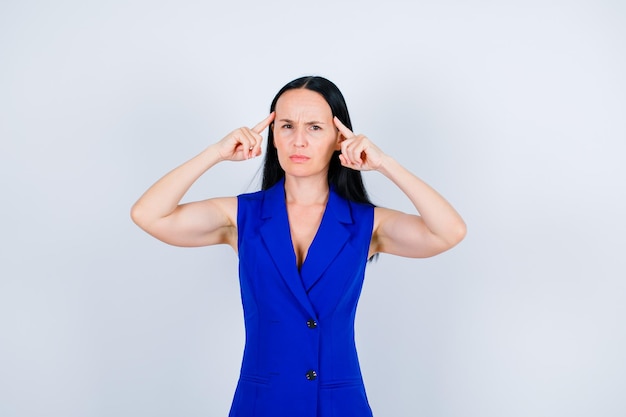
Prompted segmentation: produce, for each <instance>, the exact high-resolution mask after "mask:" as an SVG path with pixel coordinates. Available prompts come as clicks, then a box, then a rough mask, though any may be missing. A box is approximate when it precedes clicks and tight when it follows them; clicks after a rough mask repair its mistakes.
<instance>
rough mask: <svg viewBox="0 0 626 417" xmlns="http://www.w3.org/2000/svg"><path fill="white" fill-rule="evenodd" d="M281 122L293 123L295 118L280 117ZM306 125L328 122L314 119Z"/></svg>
mask: <svg viewBox="0 0 626 417" xmlns="http://www.w3.org/2000/svg"><path fill="white" fill-rule="evenodd" d="M279 122H287V123H293V120H290V119H280V120H279ZM305 124H306V125H325V124H326V123H324V122H319V121H317V120H312V121H310V122H306V123H305Z"/></svg>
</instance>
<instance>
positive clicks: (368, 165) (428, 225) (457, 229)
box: [335, 120, 466, 258]
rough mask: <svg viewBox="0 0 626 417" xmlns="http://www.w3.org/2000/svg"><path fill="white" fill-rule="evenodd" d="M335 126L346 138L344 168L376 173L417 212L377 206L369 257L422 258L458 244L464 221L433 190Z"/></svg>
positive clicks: (359, 138)
mask: <svg viewBox="0 0 626 417" xmlns="http://www.w3.org/2000/svg"><path fill="white" fill-rule="evenodd" d="M335 123H336V124H337V127H338V128H339V131H340V132H341V134H342V135H343V136H344V137H345V138H346V139H345V140H344V141H343V142H342V149H341V151H342V153H341V156H340V159H341V162H342V164H343V165H344V166H346V167H348V168H352V169H357V170H377V171H379V172H380V173H381V174H383V175H385V176H386V177H387V178H389V179H390V180H391V181H392V182H393V183H394V184H396V185H397V186H398V187H399V188H400V189H401V190H402V191H403V192H404V193H405V194H406V196H407V197H408V198H409V199H410V200H411V202H412V203H413V205H414V206H415V209H416V210H417V212H418V213H419V215H417V214H407V213H403V212H400V211H397V210H391V209H387V208H382V207H377V208H376V209H375V212H374V230H373V234H372V243H371V245H370V255H373V254H374V253H378V252H384V253H391V254H394V255H399V256H406V257H410V258H425V257H429V256H434V255H437V254H439V253H441V252H444V251H446V250H448V249H450V248H452V247H453V246H455V245H456V244H458V243H459V242H460V241H461V240H463V238H464V237H465V234H466V227H465V222H463V219H462V218H461V216H459V214H458V213H457V212H456V210H455V209H454V208H453V207H452V206H451V205H450V204H449V203H448V202H447V201H446V200H445V199H444V198H443V197H442V196H441V195H440V194H439V193H438V192H437V191H435V190H434V189H433V188H431V187H430V186H429V185H427V184H426V183H425V182H424V181H422V180H421V179H419V178H418V177H416V176H415V175H413V174H412V173H411V172H409V171H408V170H407V169H406V168H404V167H403V166H402V165H400V164H399V163H398V162H397V161H396V160H394V159H393V158H392V157H390V156H388V155H385V154H384V153H383V152H382V151H381V150H380V149H378V148H377V147H376V146H375V145H374V144H373V143H372V142H371V141H370V140H369V139H368V138H367V137H365V136H363V135H358V136H357V135H354V133H352V132H351V131H350V130H349V129H347V128H346V127H345V126H344V125H343V124H341V122H340V121H339V120H336V121H335Z"/></svg>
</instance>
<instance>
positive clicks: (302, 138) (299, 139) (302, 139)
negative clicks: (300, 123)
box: [293, 129, 307, 148]
mask: <svg viewBox="0 0 626 417" xmlns="http://www.w3.org/2000/svg"><path fill="white" fill-rule="evenodd" d="M293 144H294V146H295V147H296V148H304V147H305V146H306V145H307V139H306V132H304V131H303V129H298V130H297V131H296V134H295V136H294V139H293Z"/></svg>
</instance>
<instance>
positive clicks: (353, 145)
mask: <svg viewBox="0 0 626 417" xmlns="http://www.w3.org/2000/svg"><path fill="white" fill-rule="evenodd" d="M333 120H334V122H335V126H337V129H339V133H341V135H342V136H343V137H344V140H343V141H342V142H341V154H340V155H339V160H340V161H341V165H343V166H344V167H346V168H351V169H354V170H357V171H371V170H377V169H379V168H380V167H381V165H382V163H383V157H384V154H383V152H382V151H381V150H380V149H379V148H378V147H377V146H376V145H374V144H373V143H372V141H370V140H369V139H368V138H367V137H366V136H365V135H355V134H354V133H353V132H352V131H351V130H350V129H348V128H347V127H346V126H345V125H344V124H343V123H341V121H340V120H339V119H338V118H337V117H335V118H334V119H333Z"/></svg>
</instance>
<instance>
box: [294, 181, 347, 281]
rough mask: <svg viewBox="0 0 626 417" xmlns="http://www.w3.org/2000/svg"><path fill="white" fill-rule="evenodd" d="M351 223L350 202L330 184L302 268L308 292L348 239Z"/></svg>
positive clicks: (301, 272) (303, 279)
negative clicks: (326, 198)
mask: <svg viewBox="0 0 626 417" xmlns="http://www.w3.org/2000/svg"><path fill="white" fill-rule="evenodd" d="M352 223H353V219H352V213H351V212H350V206H349V204H348V202H347V201H346V200H344V199H343V198H341V197H340V196H339V195H337V194H336V193H335V191H334V189H333V188H332V187H331V190H330V194H329V196H328V203H327V204H326V210H325V211H324V215H323V216H322V222H321V223H320V227H319V229H318V231H317V234H316V235H315V238H314V239H313V242H312V243H311V246H310V247H309V251H308V253H307V255H306V258H305V260H304V263H303V265H302V268H301V270H300V275H301V276H302V282H303V284H304V289H305V290H306V292H307V293H308V292H309V291H310V290H311V288H313V286H314V285H315V284H316V283H317V282H318V281H319V279H320V278H321V277H322V275H323V274H324V271H326V269H327V268H328V266H329V265H330V264H331V263H332V262H333V261H334V260H335V258H336V257H337V255H338V254H339V252H341V250H342V249H343V247H344V246H345V244H346V243H347V242H348V239H349V237H350V231H349V230H348V227H347V226H348V225H349V224H352ZM292 251H293V250H292Z"/></svg>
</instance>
